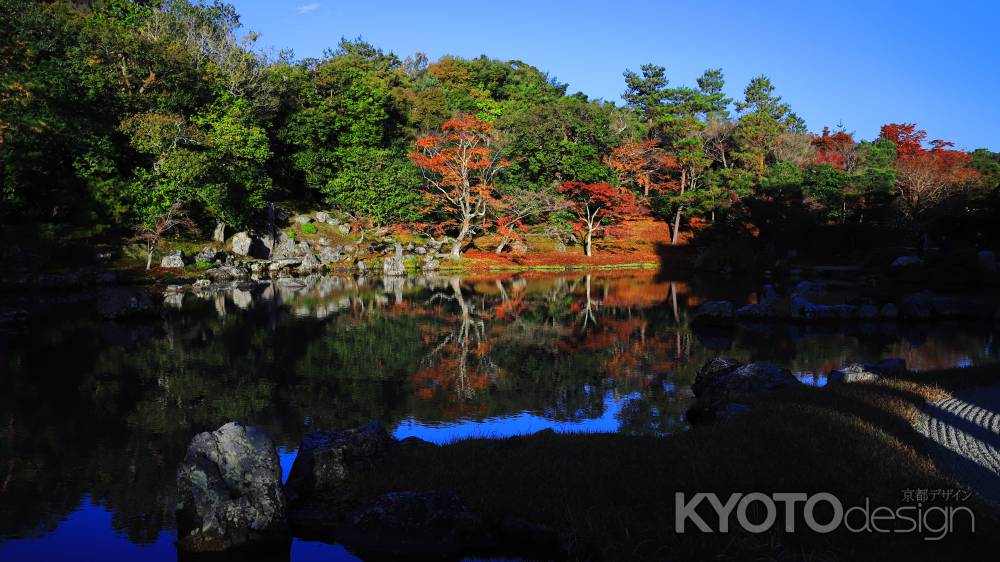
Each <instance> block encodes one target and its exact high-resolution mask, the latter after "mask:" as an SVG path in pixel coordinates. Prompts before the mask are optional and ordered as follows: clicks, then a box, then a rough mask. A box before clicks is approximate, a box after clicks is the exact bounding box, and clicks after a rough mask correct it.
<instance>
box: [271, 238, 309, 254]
mask: <svg viewBox="0 0 1000 562" xmlns="http://www.w3.org/2000/svg"><path fill="white" fill-rule="evenodd" d="M301 255H302V252H301V251H300V249H299V245H298V244H296V243H295V239H294V238H292V237H291V236H289V235H287V234H285V233H284V232H282V233H280V234H278V240H277V241H276V242H275V244H274V249H272V250H271V259H273V260H283V259H289V258H297V257H300V256H301Z"/></svg>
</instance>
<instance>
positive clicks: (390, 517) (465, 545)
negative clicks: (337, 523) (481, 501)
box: [337, 490, 496, 559]
mask: <svg viewBox="0 0 1000 562" xmlns="http://www.w3.org/2000/svg"><path fill="white" fill-rule="evenodd" d="M337 541H338V542H341V543H343V544H344V545H345V546H347V547H348V548H349V549H350V550H351V552H355V553H357V554H359V555H360V556H361V557H363V558H377V559H384V558H398V557H404V556H405V557H407V558H458V557H461V556H463V555H468V554H474V553H478V552H484V551H489V550H492V549H494V548H495V547H496V541H495V539H494V538H493V537H492V536H491V534H490V533H489V531H488V530H487V527H486V525H485V524H484V523H483V521H482V519H480V517H479V516H477V515H476V514H475V513H473V512H472V511H471V510H470V509H469V507H468V506H467V505H466V504H465V502H463V501H462V499H461V498H459V497H458V496H457V495H455V494H454V493H452V492H444V491H437V490H432V491H424V492H392V493H389V494H385V495H383V496H380V497H377V498H375V499H374V500H372V501H370V502H369V503H368V504H367V505H365V506H364V507H362V508H361V509H359V510H357V511H355V512H353V513H351V514H350V515H349V516H348V517H347V520H346V522H345V524H344V525H343V526H342V527H341V528H338V529H337Z"/></svg>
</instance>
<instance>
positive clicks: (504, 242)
mask: <svg viewBox="0 0 1000 562" xmlns="http://www.w3.org/2000/svg"><path fill="white" fill-rule="evenodd" d="M507 242H510V238H509V237H507V236H504V237H503V238H502V239H500V245H499V246H497V249H496V250H495V251H496V254H497V255H498V256H499V255H500V254H502V253H503V249H504V248H506V247H507Z"/></svg>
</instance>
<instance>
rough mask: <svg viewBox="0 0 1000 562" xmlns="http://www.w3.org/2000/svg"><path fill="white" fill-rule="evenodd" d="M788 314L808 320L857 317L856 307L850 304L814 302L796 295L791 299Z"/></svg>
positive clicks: (850, 318)
mask: <svg viewBox="0 0 1000 562" xmlns="http://www.w3.org/2000/svg"><path fill="white" fill-rule="evenodd" d="M789 314H790V315H791V316H792V318H801V319H803V320H810V321H826V320H852V319H854V318H857V316H858V309H857V307H856V306H853V305H850V304H815V303H812V302H809V301H807V300H806V299H804V298H802V297H800V296H797V297H794V298H793V299H792V304H791V308H790V311H789Z"/></svg>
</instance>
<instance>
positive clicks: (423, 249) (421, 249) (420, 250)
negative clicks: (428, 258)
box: [413, 246, 427, 256]
mask: <svg viewBox="0 0 1000 562" xmlns="http://www.w3.org/2000/svg"><path fill="white" fill-rule="evenodd" d="M413 251H414V252H415V253H416V254H417V255H418V256H422V255H424V254H426V253H427V248H426V247H424V246H417V247H416V248H414V249H413Z"/></svg>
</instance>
